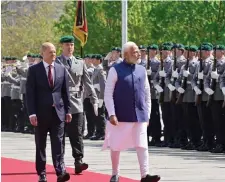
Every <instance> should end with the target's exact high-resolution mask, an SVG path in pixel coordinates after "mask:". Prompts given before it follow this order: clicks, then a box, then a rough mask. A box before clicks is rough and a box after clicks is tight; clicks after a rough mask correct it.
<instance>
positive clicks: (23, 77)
mask: <svg viewBox="0 0 225 182" xmlns="http://www.w3.org/2000/svg"><path fill="white" fill-rule="evenodd" d="M24 61H28V62H27V63H26V62H24V63H22V64H21V65H20V66H17V67H16V68H17V73H18V74H19V75H20V93H21V94H22V101H23V105H22V106H23V107H22V110H23V119H22V120H21V122H20V125H19V131H20V132H23V133H34V129H33V126H32V125H31V124H30V121H29V117H28V114H27V106H26V82H27V72H28V68H29V67H30V66H32V65H33V64H35V62H34V61H35V60H34V59H33V58H32V54H31V53H28V54H27V56H26V58H25V60H24Z"/></svg>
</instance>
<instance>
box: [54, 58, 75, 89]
mask: <svg viewBox="0 0 225 182" xmlns="http://www.w3.org/2000/svg"><path fill="white" fill-rule="evenodd" d="M58 60H59V62H60V64H61V65H62V66H63V67H64V68H65V69H66V72H67V74H68V75H69V77H70V79H71V81H72V82H73V84H74V87H76V84H75V82H74V81H73V77H72V76H71V74H70V72H69V71H68V70H67V68H66V67H65V65H64V64H63V63H62V62H61V60H60V59H58Z"/></svg>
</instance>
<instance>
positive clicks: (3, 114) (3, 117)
mask: <svg viewBox="0 0 225 182" xmlns="http://www.w3.org/2000/svg"><path fill="white" fill-rule="evenodd" d="M4 101H5V100H4V97H2V98H1V114H2V115H1V121H2V122H1V128H2V129H3V128H4V127H5V112H4V111H5V110H4V109H5V104H4V103H5V102H4Z"/></svg>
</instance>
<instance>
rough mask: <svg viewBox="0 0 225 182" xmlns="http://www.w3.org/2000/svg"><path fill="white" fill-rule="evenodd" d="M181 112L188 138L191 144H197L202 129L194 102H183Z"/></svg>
mask: <svg viewBox="0 0 225 182" xmlns="http://www.w3.org/2000/svg"><path fill="white" fill-rule="evenodd" d="M183 112H184V119H185V120H184V121H185V123H186V126H187V127H186V129H187V134H188V138H189V139H190V142H192V143H193V144H198V143H199V142H200V141H201V136H202V131H201V125H200V122H199V118H198V111H197V107H196V106H195V103H194V102H191V103H187V102H186V103H183Z"/></svg>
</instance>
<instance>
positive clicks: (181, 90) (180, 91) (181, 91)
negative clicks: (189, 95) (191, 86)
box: [177, 87, 185, 94]
mask: <svg viewBox="0 0 225 182" xmlns="http://www.w3.org/2000/svg"><path fill="white" fill-rule="evenodd" d="M177 91H178V92H179V93H181V94H183V93H184V91H185V90H184V89H183V88H181V87H179V88H178V89H177Z"/></svg>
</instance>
